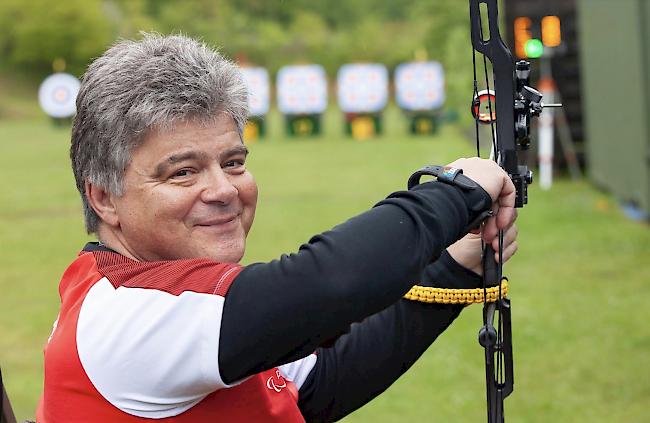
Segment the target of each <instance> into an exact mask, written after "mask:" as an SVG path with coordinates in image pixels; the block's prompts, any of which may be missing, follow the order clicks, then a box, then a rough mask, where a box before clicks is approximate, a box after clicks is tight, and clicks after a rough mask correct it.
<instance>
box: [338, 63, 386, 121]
mask: <svg viewBox="0 0 650 423" xmlns="http://www.w3.org/2000/svg"><path fill="white" fill-rule="evenodd" d="M337 83H338V89H337V93H338V101H339V107H340V108H341V110H343V112H344V113H376V112H380V111H381V110H382V109H383V108H384V107H386V103H387V101H388V70H387V69H386V67H385V66H384V65H381V64H374V63H373V64H363V65H361V64H359V65H357V64H355V65H343V66H341V68H340V69H339V72H338V77H337Z"/></svg>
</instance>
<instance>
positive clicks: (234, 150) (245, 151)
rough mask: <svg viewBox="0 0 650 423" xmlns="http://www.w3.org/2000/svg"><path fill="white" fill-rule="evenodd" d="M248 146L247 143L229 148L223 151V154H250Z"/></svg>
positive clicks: (225, 155)
mask: <svg viewBox="0 0 650 423" xmlns="http://www.w3.org/2000/svg"><path fill="white" fill-rule="evenodd" d="M248 153H249V151H248V148H246V146H245V145H238V146H236V147H233V148H229V149H228V150H226V151H224V152H223V153H222V156H224V157H227V156H233V155H235V154H243V155H245V156H248Z"/></svg>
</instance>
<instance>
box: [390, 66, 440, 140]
mask: <svg viewBox="0 0 650 423" xmlns="http://www.w3.org/2000/svg"><path fill="white" fill-rule="evenodd" d="M395 100H396V102H397V105H398V106H399V107H400V108H401V109H402V111H404V114H405V116H406V117H407V119H408V121H409V132H410V133H411V134H414V135H431V134H434V133H435V132H436V131H437V130H438V127H439V126H440V123H441V109H442V107H443V105H444V102H445V77H444V72H443V68H442V65H441V64H440V63H438V62H409V63H402V64H400V65H398V66H397V68H396V69H395Z"/></svg>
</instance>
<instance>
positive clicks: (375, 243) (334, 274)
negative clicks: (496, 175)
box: [219, 182, 490, 383]
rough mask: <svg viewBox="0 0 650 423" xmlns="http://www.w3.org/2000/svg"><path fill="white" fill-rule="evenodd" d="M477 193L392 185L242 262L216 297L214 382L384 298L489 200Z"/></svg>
mask: <svg viewBox="0 0 650 423" xmlns="http://www.w3.org/2000/svg"><path fill="white" fill-rule="evenodd" d="M480 191H481V192H479V191H471V192H465V191H461V190H460V189H458V188H456V187H454V186H451V185H446V184H443V183H440V182H427V183H424V184H421V185H419V186H417V187H415V188H414V189H411V190H409V191H399V192H396V193H394V194H392V195H391V196H389V197H388V198H387V199H386V200H384V201H382V202H380V203H379V204H378V205H377V206H375V207H374V208H373V209H371V210H369V211H367V212H365V213H363V214H361V215H359V216H357V217H354V218H352V219H350V220H348V221H347V222H345V223H343V224H341V225H339V226H337V227H335V228H334V229H332V230H330V231H328V232H325V233H323V234H321V235H317V236H315V237H313V238H312V239H311V240H310V241H309V243H307V244H305V245H303V246H302V247H301V248H300V250H299V251H298V252H297V253H295V254H291V255H289V256H283V257H282V258H280V259H279V260H274V261H272V262H270V263H264V264H253V265H250V266H247V267H246V268H244V270H242V272H241V273H240V274H239V275H238V276H237V278H236V279H235V280H234V282H233V285H232V286H231V287H230V290H229V291H228V294H227V295H226V299H225V304H224V310H223V317H222V325H221V334H220V342H219V344H220V349H219V367H220V369H221V373H222V374H221V376H222V378H223V380H224V381H225V382H226V383H230V382H234V381H236V380H239V379H241V378H243V377H246V376H249V375H252V374H255V373H258V372H260V371H263V370H266V369H269V368H272V367H274V366H278V365H281V364H284V363H288V362H291V361H293V360H296V359H298V358H301V357H304V356H306V355H308V354H310V353H312V352H313V351H314V350H315V349H316V348H317V347H318V346H320V345H321V344H322V343H323V342H324V341H325V340H327V339H330V338H333V337H336V336H338V335H339V334H341V333H342V332H345V331H347V330H349V326H350V324H351V323H353V322H359V321H362V320H363V319H364V318H366V317H367V316H370V315H372V314H374V313H377V312H379V311H380V310H382V309H384V308H386V307H388V306H390V305H391V304H393V303H394V302H395V301H397V300H398V299H399V298H400V297H401V296H402V295H403V294H404V293H405V292H406V291H408V289H409V288H410V287H411V286H412V285H413V281H415V280H417V279H418V277H419V276H420V275H421V272H422V271H423V269H424V268H425V266H426V265H427V264H429V263H431V262H432V261H434V260H435V259H437V258H438V256H439V255H440V254H441V253H442V251H443V250H444V249H445V248H446V247H447V246H449V245H450V244H452V243H453V242H455V241H456V240H457V239H459V238H460V237H461V236H463V235H464V231H465V227H466V225H467V224H468V222H470V221H471V220H473V219H474V218H475V217H476V216H477V215H478V214H479V213H480V212H481V211H483V210H486V209H487V208H488V207H489V206H490V200H489V196H488V195H487V193H485V191H483V190H482V189H480ZM476 204H481V207H478V208H477V207H476ZM447 313H449V312H447ZM449 319H451V316H450V315H449ZM449 321H451V320H449ZM447 324H448V323H447ZM445 326H446V324H445Z"/></svg>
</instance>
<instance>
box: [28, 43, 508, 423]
mask: <svg viewBox="0 0 650 423" xmlns="http://www.w3.org/2000/svg"><path fill="white" fill-rule="evenodd" d="M246 105H247V94H246V88H245V86H244V84H243V82H242V79H241V76H240V74H239V71H238V70H237V68H236V67H235V66H234V65H232V64H231V63H230V62H228V61H226V60H224V59H223V58H222V57H221V56H220V55H218V54H217V53H215V52H214V51H212V50H211V49H209V48H208V47H206V46H205V45H202V44H200V43H198V42H196V41H193V40H191V39H188V38H185V37H181V36H170V37H161V36H156V35H146V36H145V37H144V39H143V40H141V41H137V42H136V41H122V42H119V43H118V44H116V45H115V46H113V47H112V48H111V49H109V50H108V51H107V52H106V53H105V54H104V55H103V56H101V57H100V58H98V59H97V60H95V61H94V62H93V63H92V64H91V65H90V67H89V68H88V71H87V73H86V75H85V76H84V78H83V81H82V85H81V89H80V92H79V95H78V98H77V115H76V117H75V121H74V128H73V132H72V147H71V158H72V166H73V170H74V174H75V178H76V182H77V188H78V189H79V192H80V193H81V197H82V202H83V205H84V213H85V222H86V228H87V230H88V232H89V233H95V234H97V237H98V239H99V243H91V244H88V245H87V246H86V247H85V248H84V249H83V251H82V252H81V253H80V254H79V256H78V258H77V259H76V260H75V261H74V262H73V263H72V264H71V265H70V267H69V268H68V269H67V270H66V272H65V273H64V275H63V277H62V279H61V284H60V288H59V291H60V294H61V301H62V304H61V311H60V313H59V316H58V319H57V323H55V327H54V330H53V332H52V335H51V337H50V340H49V342H48V345H47V346H46V349H45V387H44V394H43V397H42V400H41V403H40V404H39V408H38V412H37V421H39V422H41V423H52V422H89V421H92V422H137V421H146V420H149V419H156V420H161V421H166V422H167V421H169V422H203V421H210V422H212V421H224V422H225V421H227V422H231V421H255V422H302V421H332V420H337V419H339V418H341V417H343V416H345V415H346V414H349V413H350V412H352V411H353V410H355V409H357V408H358V407H360V406H362V405H363V404H365V403H366V402H368V401H369V400H371V399H372V398H373V397H375V396H376V395H378V394H379V393H381V392H382V391H383V390H385V389H386V388H387V387H388V386H390V384H391V383H392V382H394V381H395V380H396V379H397V378H398V377H399V376H400V375H401V374H403V373H404V372H405V371H406V370H407V369H408V368H409V367H410V366H411V365H412V364H413V362H415V360H416V359H417V358H418V357H419V356H420V355H421V354H422V353H423V352H424V351H425V350H426V348H427V347H428V346H429V345H430V344H431V343H432V342H433V340H434V339H435V338H436V337H437V336H438V334H440V333H441V332H442V331H443V330H444V329H445V328H446V327H447V326H448V325H449V324H450V323H451V322H452V321H453V319H454V318H455V317H456V316H457V315H458V314H459V313H460V310H461V308H462V307H461V306H451V305H444V306H443V305H425V304H419V303H414V302H409V301H406V300H402V299H401V297H402V295H404V293H405V292H406V291H408V289H409V288H410V287H411V286H412V285H413V284H414V282H416V281H417V282H419V283H428V284H429V285H432V286H433V285H434V284H435V286H441V287H457V288H473V287H477V286H478V285H479V283H480V282H479V277H478V275H476V273H475V272H472V271H471V270H475V271H476V270H477V269H480V251H481V249H480V240H479V239H478V237H474V238H472V239H470V238H467V237H466V238H464V239H463V240H461V241H460V242H458V243H455V241H457V240H458V239H459V238H461V237H462V236H463V235H465V234H466V233H467V231H468V230H469V229H470V227H469V226H471V225H470V222H472V221H473V220H474V219H476V218H477V217H478V216H480V215H481V214H482V213H483V212H484V211H486V210H488V209H490V208H492V209H493V210H495V211H497V215H496V217H494V218H490V219H489V220H488V221H487V222H486V223H485V225H484V227H483V238H484V239H485V240H486V242H491V243H493V245H496V242H497V241H496V240H495V237H496V233H497V230H498V229H505V230H507V236H506V245H507V247H506V254H505V257H506V258H508V257H509V256H511V255H512V254H513V253H514V251H515V249H516V242H515V241H514V239H515V237H516V230H515V229H514V226H513V222H514V219H515V213H514V209H513V205H514V195H513V193H514V187H513V186H512V183H511V182H510V180H509V179H508V177H507V175H506V174H505V173H504V172H503V171H502V170H501V169H499V168H498V166H496V165H495V164H494V163H492V162H489V161H486V160H480V159H461V160H458V161H456V162H454V163H452V166H455V167H458V168H463V169H464V171H465V174H466V176H469V177H470V178H471V179H473V180H474V181H475V182H476V183H477V184H474V183H473V182H472V184H473V185H472V186H471V187H470V188H462V187H459V186H458V184H455V183H453V181H452V182H450V183H443V182H429V183H423V184H420V185H418V186H417V187H415V188H413V189H412V190H409V191H401V192H396V193H393V194H391V195H390V196H389V197H388V198H387V199H385V200H383V201H381V202H379V203H378V204H377V206H375V207H374V208H373V209H371V210H369V211H367V212H365V213H363V214H361V215H359V216H356V217H354V218H352V219H350V220H349V221H347V222H345V223H343V224H341V225H339V226H337V227H335V228H334V229H332V230H331V231H328V232H325V233H323V234H320V235H317V236H315V237H313V238H312V239H311V240H310V241H309V243H307V244H305V245H303V246H302V247H300V250H299V251H298V252H297V253H294V254H291V255H288V256H282V257H281V258H280V259H279V260H274V261H272V262H270V263H257V264H252V265H249V266H245V267H243V266H241V265H239V264H238V262H239V261H240V260H241V258H242V256H243V255H244V249H245V242H246V235H247V233H248V231H249V229H250V227H251V225H252V222H253V218H254V215H255V206H256V200H257V186H256V183H255V181H254V179H253V177H252V175H251V174H250V173H249V172H248V171H247V170H246V156H247V150H246V148H245V147H244V145H243V143H242V141H241V133H242V128H243V125H244V123H245V120H246V114H247V109H246V108H247V106H246ZM470 182H471V180H470ZM479 185H480V186H479ZM481 187H482V188H481ZM454 243H455V244H454ZM451 244H453V245H452V246H451V247H449V246H450V245H451ZM447 247H449V249H448V250H447V251H445V249H446V248H447ZM479 271H480V270H479Z"/></svg>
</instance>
